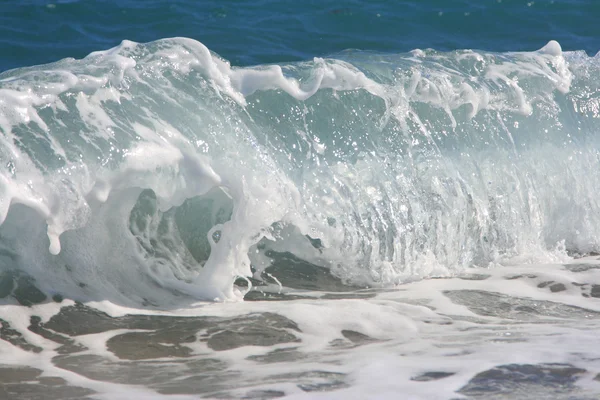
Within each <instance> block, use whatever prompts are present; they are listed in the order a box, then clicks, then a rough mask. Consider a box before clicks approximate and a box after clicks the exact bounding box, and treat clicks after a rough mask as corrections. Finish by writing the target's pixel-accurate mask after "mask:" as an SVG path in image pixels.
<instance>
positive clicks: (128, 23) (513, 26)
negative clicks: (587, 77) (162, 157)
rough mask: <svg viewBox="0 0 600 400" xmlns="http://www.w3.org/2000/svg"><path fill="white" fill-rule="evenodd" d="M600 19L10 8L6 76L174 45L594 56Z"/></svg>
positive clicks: (184, 1) (506, 12)
mask: <svg viewBox="0 0 600 400" xmlns="http://www.w3.org/2000/svg"><path fill="white" fill-rule="evenodd" d="M599 16H600V4H599V3H598V2H597V1H594V0H552V1H550V0H543V1H527V0H483V1H467V0H461V1H444V0H437V1H432V0H425V1H381V0H377V1H346V2H332V1H323V2H321V1H312V0H311V1H303V2H296V1H289V0H284V1H265V0H260V1H252V2H249V1H231V0H227V1H192V0H177V1H166V0H162V1H161V0H158V1H157V0H151V1H143V2H141V1H130V0H125V1H110V0H109V1H98V0H90V1H56V2H52V1H42V0H27V1H4V2H2V4H0V55H1V57H0V71H2V70H6V69H9V68H16V67H23V66H29V65H36V64H42V63H48V62H51V61H56V60H58V59H61V58H65V57H75V58H81V57H84V56H85V55H87V54H88V53H90V52H92V51H95V50H101V49H107V48H110V47H113V46H116V45H117V44H119V43H120V42H121V41H122V40H123V39H128V40H133V41H136V42H149V41H152V40H157V39H161V38H165V37H173V36H184V37H189V38H193V39H196V40H198V41H201V42H202V43H204V44H205V45H206V46H208V47H209V48H210V49H211V50H213V51H215V52H217V53H218V54H220V55H221V56H223V57H225V58H226V59H228V60H230V61H231V62H232V63H233V64H234V65H252V64H264V63H272V62H285V61H299V60H306V59H310V58H312V57H315V56H325V55H330V54H333V53H337V52H340V51H344V50H347V49H361V50H371V51H383V52H392V53H397V52H406V51H409V50H412V49H415V48H420V49H424V48H433V49H437V50H442V51H447V50H455V49H465V48H469V49H482V50H490V51H523V50H534V49H537V48H540V47H542V46H543V45H544V44H546V42H548V41H549V40H557V41H558V42H559V43H561V45H562V46H563V48H564V49H565V50H585V51H586V52H588V54H591V55H593V54H595V53H596V52H598V50H599V49H600V45H599V44H598V38H599V37H600V26H599V24H598V23H597V21H598V17H599Z"/></svg>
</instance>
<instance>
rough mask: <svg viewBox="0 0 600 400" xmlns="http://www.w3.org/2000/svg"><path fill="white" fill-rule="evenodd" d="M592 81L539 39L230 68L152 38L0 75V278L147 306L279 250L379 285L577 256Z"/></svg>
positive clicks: (594, 159) (583, 62)
mask: <svg viewBox="0 0 600 400" xmlns="http://www.w3.org/2000/svg"><path fill="white" fill-rule="evenodd" d="M599 69H600V68H599V63H598V58H597V57H588V56H587V55H586V54H585V53H584V52H569V53H563V52H562V51H561V48H560V45H559V44H558V43H557V42H554V41H551V42H549V43H548V45H546V46H545V47H544V48H542V49H540V50H538V51H535V52H527V53H489V52H480V51H472V50H460V51H455V52H448V53H441V52H436V51H433V50H414V51H412V52H410V53H406V54H380V53H371V52H359V51H349V52H344V53H340V54H338V55H336V56H335V57H331V58H315V59H314V60H312V61H306V62H301V63H290V64H283V65H259V66H254V67H245V68H237V67H232V66H231V65H230V64H229V63H228V62H227V60H224V59H222V58H220V57H219V56H218V55H216V54H214V53H212V52H210V50H208V49H207V48H206V47H205V46H204V45H202V44H201V43H199V42H196V41H193V40H191V39H185V38H173V39H164V40H159V41H156V42H151V43H147V44H138V43H133V42H129V41H124V42H123V43H122V44H121V45H120V46H118V47H116V48H113V49H110V50H107V51H101V52H95V53H92V54H90V55H89V56H87V57H86V58H84V59H82V60H74V59H65V60H61V61H59V62H57V63H54V64H48V65H41V66H34V67H28V68H22V69H15V70H11V71H7V72H5V73H2V74H0V130H1V131H2V136H0V158H1V160H2V166H1V170H0V220H1V221H3V224H2V226H1V227H0V261H1V262H0V270H11V271H13V270H16V271H21V272H22V273H26V274H28V275H30V276H33V277H34V278H35V279H36V280H37V281H38V283H39V285H40V286H41V287H43V288H44V289H45V290H46V291H49V292H53V291H54V292H66V293H70V295H72V296H73V297H75V298H77V297H80V298H88V299H110V300H111V301H113V302H121V303H126V304H134V305H139V304H148V305H157V306H162V307H165V306H169V305H171V304H179V303H180V302H181V301H182V299H203V300H231V299H238V298H240V297H241V296H242V295H243V293H244V290H245V289H244V288H243V287H239V286H237V285H235V284H234V282H236V280H238V279H239V278H249V277H253V278H255V279H260V278H261V276H263V275H262V274H263V272H265V271H268V268H269V266H270V265H271V263H272V261H273V257H275V256H274V255H276V254H283V253H286V254H291V255H292V256H293V257H294V258H297V259H300V260H303V261H304V262H307V263H311V264H314V265H317V266H321V267H324V268H328V269H329V270H330V271H331V273H333V274H334V275H335V276H337V277H338V278H340V279H341V280H342V281H344V282H346V283H350V284H355V285H389V284H397V283H401V282H405V281H407V280H412V279H419V278H423V277H431V276H444V275H449V274H453V273H455V272H457V271H460V270H462V269H464V268H466V267H469V266H473V265H479V266H485V265H490V264H493V263H502V262H507V261H510V260H515V259H518V260H520V261H536V262H540V261H552V260H554V261H556V260H557V259H563V258H566V257H567V254H566V253H567V250H568V251H571V252H574V253H588V252H592V251H597V250H598V249H599V247H600V236H599V234H600V231H599V230H598V229H599V228H598V227H599V226H600V223H599V222H600V202H599V201H598V200H597V196H596V194H595V192H596V188H597V187H599V184H600V173H599V172H598V170H597V165H598V161H599V157H600V153H599V149H600V146H599V143H598V139H597V137H598V136H597V132H596V130H597V124H596V121H597V118H598V117H599V110H600V99H599V98H600V96H599V93H600V81H598V79H597V76H598V70H599ZM238 282H239V281H238Z"/></svg>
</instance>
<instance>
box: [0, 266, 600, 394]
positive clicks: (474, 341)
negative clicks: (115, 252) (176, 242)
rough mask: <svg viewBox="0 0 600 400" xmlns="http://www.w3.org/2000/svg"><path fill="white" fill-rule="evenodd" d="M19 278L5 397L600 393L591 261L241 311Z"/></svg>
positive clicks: (474, 273) (293, 295)
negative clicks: (168, 304) (38, 284)
mask: <svg viewBox="0 0 600 400" xmlns="http://www.w3.org/2000/svg"><path fill="white" fill-rule="evenodd" d="M3 282H5V281H3ZM19 283H20V284H21V285H23V286H25V287H22V286H21V289H22V290H21V291H20V292H18V291H17V290H13V292H12V293H13V294H12V295H8V296H6V297H5V298H4V300H3V301H4V304H5V305H4V306H3V307H2V314H1V315H0V318H2V329H1V330H0V337H2V339H4V340H3V341H2V342H0V343H1V346H2V347H1V349H2V353H3V357H4V358H3V362H2V374H1V375H0V376H1V377H2V378H1V379H2V381H3V386H2V392H1V393H2V394H3V395H4V396H5V398H19V399H58V398H61V399H65V398H73V399H80V398H110V399H115V398H123V399H125V398H133V397H135V398H198V396H201V397H206V398H278V397H284V396H285V397H286V398H328V399H329V398H340V399H341V398H356V399H359V398H398V396H401V397H402V398H419V399H421V398H427V399H450V398H457V399H458V398H468V399H514V398H519V399H539V398H541V397H543V398H549V399H593V398H597V396H598V395H599V394H600V350H598V346H596V344H597V342H598V339H597V332H598V329H599V328H600V259H598V258H597V257H591V258H586V259H581V260H577V261H575V262H574V263H570V264H565V265H562V264H554V265H529V266H518V267H510V266H498V267H496V268H485V269H481V268H480V269H472V270H468V271H466V272H465V273H464V274H460V275H458V276H456V277H454V278H444V279H429V280H424V281H419V282H414V283H409V284H404V285H401V286H399V287H397V288H395V289H394V290H381V289H379V290H375V289H358V290H357V289H352V288H347V289H348V290H347V291H335V292H326V291H309V290H302V289H294V288H287V287H285V286H284V287H278V286H276V285H268V286H265V287H257V288H255V289H254V291H252V292H249V293H248V294H247V298H248V301H245V302H243V303H239V302H238V303H221V304H206V303H202V304H200V303H199V304H198V305H197V306H196V307H192V308H186V309H182V310H170V311H169V312H168V313H167V312H156V311H153V312H152V311H149V310H146V312H145V314H144V315H141V314H139V313H140V312H141V310H129V309H124V308H120V307H116V306H115V305H114V304H110V303H107V302H101V303H90V304H87V305H84V304H82V303H78V302H73V301H72V300H69V299H60V298H56V299H55V301H52V300H50V299H45V300H42V299H41V298H37V299H34V297H35V296H34V295H33V293H34V292H35V289H34V286H32V285H31V284H30V285H29V286H27V285H26V284H24V283H23V281H20V282H19ZM263 296H264V299H263V298H261V297H263ZM250 299H251V300H250ZM58 301H60V302H58ZM19 303H21V304H30V303H35V304H33V305H30V308H27V309H25V308H23V306H21V305H19ZM11 304H12V305H11ZM14 308H18V309H19V312H18V313H14V312H13V309H14ZM25 310H27V311H28V312H27V313H25V312H24V311H25ZM132 311H133V312H134V314H130V313H131V312H132ZM171 395H178V396H175V397H171Z"/></svg>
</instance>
